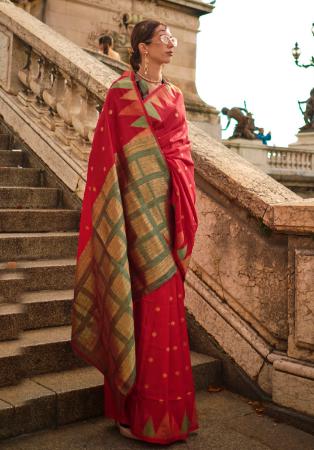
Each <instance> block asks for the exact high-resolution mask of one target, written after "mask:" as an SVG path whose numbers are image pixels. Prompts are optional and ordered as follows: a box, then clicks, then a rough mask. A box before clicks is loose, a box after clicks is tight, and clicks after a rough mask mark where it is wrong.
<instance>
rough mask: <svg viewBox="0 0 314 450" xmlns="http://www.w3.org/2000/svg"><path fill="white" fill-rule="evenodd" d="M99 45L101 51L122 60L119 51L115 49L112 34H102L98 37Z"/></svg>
mask: <svg viewBox="0 0 314 450" xmlns="http://www.w3.org/2000/svg"><path fill="white" fill-rule="evenodd" d="M98 46H99V51H100V53H102V54H104V55H107V56H109V57H110V58H113V59H116V60H118V61H121V58H120V55H119V53H118V52H116V51H115V50H113V39H112V37H111V36H108V35H106V36H100V38H99V39H98Z"/></svg>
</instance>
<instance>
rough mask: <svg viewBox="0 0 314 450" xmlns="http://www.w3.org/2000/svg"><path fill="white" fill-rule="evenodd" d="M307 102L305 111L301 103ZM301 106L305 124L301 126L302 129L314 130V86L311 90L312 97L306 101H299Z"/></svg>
mask: <svg viewBox="0 0 314 450" xmlns="http://www.w3.org/2000/svg"><path fill="white" fill-rule="evenodd" d="M304 103H305V111H303V110H302V108H301V104H304ZM299 107H300V109H301V111H302V114H303V117H304V122H305V125H304V126H303V127H302V128H300V131H314V88H313V89H312V90H311V92H310V98H309V99H307V100H306V101H305V102H299Z"/></svg>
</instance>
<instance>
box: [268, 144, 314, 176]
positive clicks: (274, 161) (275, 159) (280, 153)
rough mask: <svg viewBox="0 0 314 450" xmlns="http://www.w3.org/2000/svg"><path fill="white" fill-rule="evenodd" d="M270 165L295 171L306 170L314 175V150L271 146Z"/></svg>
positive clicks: (269, 151)
mask: <svg viewBox="0 0 314 450" xmlns="http://www.w3.org/2000/svg"><path fill="white" fill-rule="evenodd" d="M267 162H268V166H269V167H272V168H276V169H282V170H289V171H293V172H295V173H299V172H306V173H310V174H313V175H314V150H313V151H310V150H294V149H293V148H285V149H282V148H276V147H275V148H269V149H268V151H267Z"/></svg>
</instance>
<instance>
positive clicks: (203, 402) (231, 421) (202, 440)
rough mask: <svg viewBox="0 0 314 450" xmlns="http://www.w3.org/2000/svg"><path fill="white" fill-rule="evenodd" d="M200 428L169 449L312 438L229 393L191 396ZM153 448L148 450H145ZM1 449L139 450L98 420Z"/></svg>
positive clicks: (295, 443)
mask: <svg viewBox="0 0 314 450" xmlns="http://www.w3.org/2000/svg"><path fill="white" fill-rule="evenodd" d="M196 399H197V410H198V418H199V425H200V428H199V430H198V432H197V433H196V434H194V435H191V436H190V437H189V438H188V440H187V441H186V442H176V443H174V444H172V445H171V449H173V450H205V449H208V450H312V449H313V447H314V437H313V435H310V434H308V433H305V432H303V431H301V430H297V429H295V428H294V427H292V426H289V425H285V424H282V423H277V422H275V421H273V420H272V419H270V418H268V417H265V416H263V415H257V414H256V413H255V411H254V409H253V408H252V407H251V406H250V405H249V404H248V401H247V399H245V398H243V397H240V396H238V395H235V394H232V393H230V392H228V391H222V392H219V393H211V394H209V393H207V392H203V391H201V392H199V393H197V395H196ZM155 447H157V446H152V445H149V448H155ZM0 448H1V450H2V449H3V450H4V449H5V450H42V449H43V448H45V450H56V449H58V450H59V449H60V450H61V449H64V448H67V449H69V450H85V449H87V450H92V449H93V450H109V449H110V450H125V449H126V448H128V449H131V450H142V449H144V448H148V445H145V444H144V443H141V442H137V441H132V440H126V439H125V438H123V437H122V436H120V435H119V433H118V430H117V429H116V428H115V427H114V425H113V422H112V421H111V420H106V419H104V418H103V417H100V418H96V419H91V420H88V421H84V422H80V423H76V424H72V425H66V426H62V427H59V428H57V429H56V430H49V431H44V432H41V433H36V434H32V435H29V436H21V437H19V438H16V439H9V440H6V441H5V442H4V443H3V445H2V446H1V444H0Z"/></svg>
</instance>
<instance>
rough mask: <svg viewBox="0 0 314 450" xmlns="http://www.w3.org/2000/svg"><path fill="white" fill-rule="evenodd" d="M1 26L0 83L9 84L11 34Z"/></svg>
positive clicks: (2, 84)
mask: <svg viewBox="0 0 314 450" xmlns="http://www.w3.org/2000/svg"><path fill="white" fill-rule="evenodd" d="M4 30H5V28H3V27H1V28H0V61H1V65H0V85H1V86H5V87H6V86H7V83H8V78H9V58H10V44H11V42H10V35H9V34H8V33H5V32H4Z"/></svg>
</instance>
